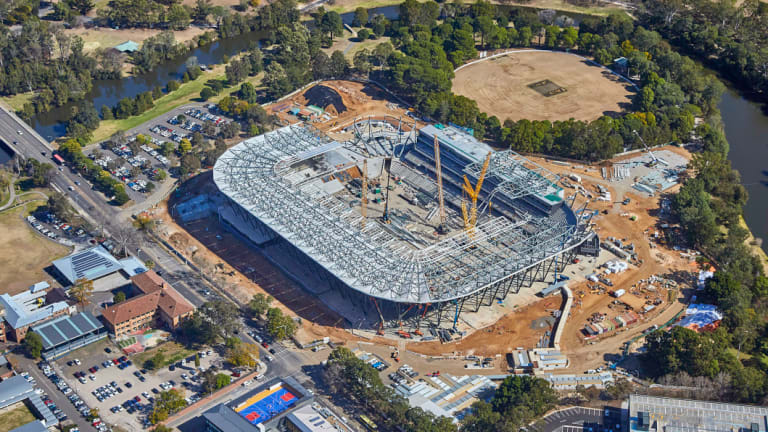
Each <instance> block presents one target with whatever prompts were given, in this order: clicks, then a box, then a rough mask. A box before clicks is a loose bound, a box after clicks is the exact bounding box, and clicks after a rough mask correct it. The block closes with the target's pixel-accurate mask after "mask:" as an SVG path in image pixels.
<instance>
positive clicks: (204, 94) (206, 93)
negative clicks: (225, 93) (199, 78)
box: [200, 87, 216, 101]
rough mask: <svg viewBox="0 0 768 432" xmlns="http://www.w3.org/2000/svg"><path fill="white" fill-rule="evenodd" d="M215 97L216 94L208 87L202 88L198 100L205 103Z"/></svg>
mask: <svg viewBox="0 0 768 432" xmlns="http://www.w3.org/2000/svg"><path fill="white" fill-rule="evenodd" d="M214 96H216V93H215V92H214V91H213V90H211V88H210V87H203V89H202V90H200V99H202V100H203V101H207V100H208V99H210V98H212V97H214Z"/></svg>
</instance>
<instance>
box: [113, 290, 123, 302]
mask: <svg viewBox="0 0 768 432" xmlns="http://www.w3.org/2000/svg"><path fill="white" fill-rule="evenodd" d="M124 301H125V293H124V292H122V291H118V292H117V294H115V297H114V298H113V299H112V303H114V304H118V303H122V302H124Z"/></svg>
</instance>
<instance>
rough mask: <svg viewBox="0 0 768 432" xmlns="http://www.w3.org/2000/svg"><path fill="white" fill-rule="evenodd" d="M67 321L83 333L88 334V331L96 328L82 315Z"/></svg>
mask: <svg viewBox="0 0 768 432" xmlns="http://www.w3.org/2000/svg"><path fill="white" fill-rule="evenodd" d="M69 319H70V320H71V321H72V323H74V324H75V325H76V326H77V328H79V329H80V331H81V332H83V333H88V332H90V331H93V330H96V326H95V325H94V324H93V323H92V322H91V321H89V320H88V319H87V318H86V317H85V316H84V315H83V314H78V315H74V316H71V317H69Z"/></svg>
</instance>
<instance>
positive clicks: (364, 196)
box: [360, 159, 368, 229]
mask: <svg viewBox="0 0 768 432" xmlns="http://www.w3.org/2000/svg"><path fill="white" fill-rule="evenodd" d="M367 209H368V159H365V160H363V187H362V190H361V191H360V216H362V217H363V218H362V219H361V220H360V228H361V229H362V228H365V218H366V216H367Z"/></svg>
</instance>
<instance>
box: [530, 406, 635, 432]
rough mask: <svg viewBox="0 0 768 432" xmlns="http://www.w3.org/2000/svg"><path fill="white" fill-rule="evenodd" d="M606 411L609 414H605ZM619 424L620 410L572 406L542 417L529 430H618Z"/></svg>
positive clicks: (566, 431)
mask: <svg viewBox="0 0 768 432" xmlns="http://www.w3.org/2000/svg"><path fill="white" fill-rule="evenodd" d="M606 412H607V413H608V414H609V415H607V416H606V415H605V414H606ZM620 424H621V411H620V410H617V409H614V408H608V409H597V408H584V407H573V408H567V409H564V410H560V411H557V412H555V413H552V414H550V415H548V416H546V417H544V418H542V419H541V420H540V421H539V422H537V423H536V425H535V426H534V427H531V428H529V430H530V431H531V432H533V431H536V432H575V431H586V432H590V431H591V432H609V431H611V432H620V431H621V427H619V428H617V427H616V426H617V425H620Z"/></svg>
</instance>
